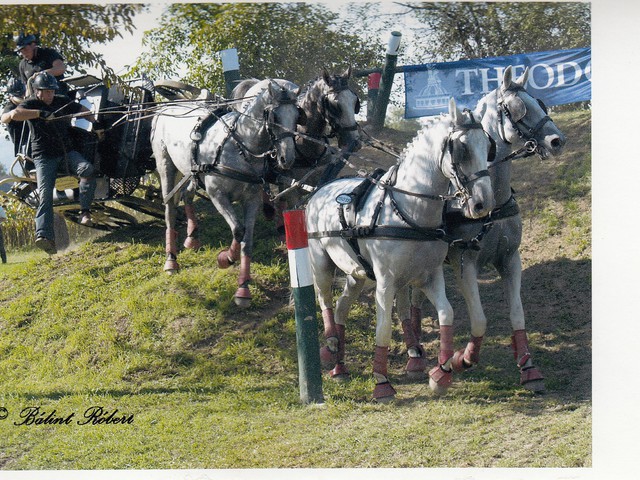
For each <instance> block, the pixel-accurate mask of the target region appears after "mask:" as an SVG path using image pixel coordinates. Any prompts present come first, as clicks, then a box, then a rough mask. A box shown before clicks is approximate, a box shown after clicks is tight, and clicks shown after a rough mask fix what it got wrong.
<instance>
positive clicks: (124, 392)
mask: <svg viewBox="0 0 640 480" xmlns="http://www.w3.org/2000/svg"><path fill="white" fill-rule="evenodd" d="M554 119H555V120H556V123H557V124H558V125H559V127H560V128H561V129H562V130H563V131H564V132H565V134H566V136H567V138H568V143H567V146H566V149H565V153H564V154H563V155H562V156H560V157H557V158H553V159H549V160H546V161H541V160H539V159H538V158H537V157H534V158H528V159H524V160H519V161H518V162H517V164H516V165H515V181H514V188H515V190H516V192H517V198H518V200H519V203H520V205H521V209H522V212H523V218H524V227H525V232H524V242H523V246H522V249H521V252H522V258H523V263H524V265H523V266H524V272H523V282H522V283H523V285H522V296H523V302H524V308H525V315H526V317H527V328H528V330H529V336H530V343H531V349H532V352H533V355H534V359H535V360H536V363H537V364H538V366H539V367H540V368H541V370H542V372H543V373H544V374H545V377H546V386H547V390H548V392H547V393H546V394H545V395H541V396H534V395H533V394H531V393H530V392H528V391H526V390H524V389H522V388H520V386H519V385H518V384H517V382H518V379H519V374H518V371H517V368H516V367H515V364H514V360H513V356H512V354H511V350H510V346H509V342H510V339H509V338H510V334H511V331H510V330H511V329H510V325H509V320H508V312H507V311H506V307H505V304H504V299H503V294H502V287H501V285H500V283H499V282H498V281H497V279H498V277H497V274H496V273H495V272H494V271H486V272H484V273H483V275H482V278H481V295H482V298H483V304H484V307H485V311H486V313H487V316H488V320H489V325H488V330H487V335H486V337H485V339H486V340H485V343H484V344H483V349H482V356H481V363H480V365H478V366H477V367H475V368H474V369H472V370H471V371H469V372H466V373H465V374H463V375H459V376H457V377H456V379H455V383H454V387H452V389H451V390H450V392H449V393H448V395H447V396H445V397H443V398H438V397H436V396H434V395H433V394H432V393H431V392H430V390H429V388H428V385H427V384H426V382H421V383H410V382H409V381H408V380H407V379H406V378H405V377H404V375H403V373H402V369H403V366H404V363H405V349H404V346H403V343H402V340H401V335H400V332H399V329H398V325H396V326H395V327H394V328H395V331H394V339H393V344H392V347H391V355H390V374H391V377H392V381H393V382H394V383H395V384H396V387H397V390H398V398H397V400H396V401H395V402H394V403H392V404H390V405H378V404H375V403H372V402H371V400H370V396H371V392H372V389H373V379H372V378H371V368H372V366H371V365H372V358H373V345H374V343H373V337H374V323H375V321H374V309H373V306H372V305H373V302H372V299H371V294H370V293H365V294H363V296H362V298H361V299H360V301H359V302H357V304H356V306H355V307H354V309H353V311H352V314H351V316H350V318H349V324H348V327H347V362H348V365H349V368H350V370H351V373H352V380H351V381H350V382H348V383H340V384H337V383H334V382H332V381H331V380H330V379H329V378H328V377H327V376H324V377H323V379H324V380H323V390H324V396H325V401H326V403H325V405H324V406H323V407H320V408H319V407H315V406H305V405H302V404H301V403H300V401H299V391H298V384H297V375H298V370H297V354H296V339H295V320H294V313H293V309H292V307H291V306H289V288H288V265H287V262H286V255H283V249H282V248H281V246H280V245H279V242H278V241H277V240H276V238H277V237H276V235H275V227H274V225H273V224H272V223H269V222H267V221H266V220H264V219H262V218H260V220H259V223H258V226H257V229H256V230H257V232H256V237H257V238H256V245H257V247H256V252H255V258H254V260H255V262H254V268H253V277H254V282H253V284H252V286H251V289H252V292H253V295H254V301H253V304H252V306H251V308H249V309H248V310H242V311H240V310H237V309H236V307H235V306H234V304H233V301H232V295H233V292H234V291H235V288H236V276H237V273H236V271H235V270H234V269H231V270H227V271H224V270H219V269H218V268H217V266H216V254H217V252H218V251H219V250H220V249H221V248H222V247H223V246H226V245H228V243H229V242H230V240H231V236H230V232H229V231H228V228H227V226H226V224H225V223H224V222H223V221H222V219H221V217H220V216H219V215H218V214H217V213H216V212H214V209H213V207H212V206H211V205H210V204H209V203H208V202H205V201H203V200H201V201H198V202H197V204H196V209H197V212H198V216H199V218H200V219H201V221H202V234H201V238H202V239H203V240H204V243H205V246H204V248H203V249H202V250H200V251H198V252H182V253H181V254H180V256H179V260H180V263H181V266H182V270H181V272H180V273H179V274H177V275H174V276H168V275H165V274H164V273H163V272H162V266H163V263H164V244H163V242H164V226H163V225H162V224H160V223H158V222H157V221H145V222H142V223H140V224H139V225H138V226H135V227H133V228H129V229H123V230H120V231H117V232H115V233H110V234H108V235H106V236H102V237H99V238H96V239H93V240H91V241H89V242H87V243H84V244H82V245H79V246H77V247H76V248H74V249H72V250H70V251H69V252H67V253H63V254H59V255H56V256H54V257H53V258H45V257H44V256H43V255H42V254H40V253H24V252H23V253H20V254H15V253H13V252H9V263H8V264H6V265H0V332H2V335H0V407H4V408H5V409H6V410H7V413H6V415H7V418H6V419H5V420H0V468H1V469H11V470H21V469H112V468H115V469H125V468H126V469H171V468H288V467H305V468H329V467H379V468H383V467H389V468H393V467H590V466H591V463H592V456H591V213H590V212H591V193H590V192H591V176H590V172H591V150H590V144H591V136H590V132H591V128H590V125H591V118H590V112H588V111H579V112H570V113H561V114H556V115H554ZM405 136H406V135H405ZM381 139H382V140H385V141H390V142H391V141H393V139H395V142H396V143H399V144H400V146H402V145H403V143H402V142H404V140H405V138H404V136H403V134H402V133H401V132H394V131H384V132H382V134H381ZM362 154H363V155H364V156H366V155H368V154H370V155H371V157H372V158H374V157H375V155H376V154H375V153H374V152H368V151H366V150H365V151H364V152H362ZM376 158H377V157H376ZM374 163H375V162H374ZM182 233H183V232H182ZM284 253H286V251H285V252H284ZM449 280H450V279H449ZM448 294H449V297H450V300H451V302H452V304H453V306H454V310H455V314H456V321H455V327H456V347H458V348H459V347H462V346H463V344H464V343H465V342H466V340H467V338H468V335H469V326H468V317H467V315H466V311H465V308H464V304H463V301H462V299H461V297H460V296H459V294H458V293H457V292H456V291H455V287H454V285H453V282H451V281H450V282H449V288H448ZM425 315H426V316H427V317H426V318H425V320H424V322H423V324H424V326H425V330H426V332H427V333H426V338H425V347H426V349H427V352H428V355H429V359H430V365H433V364H434V363H435V357H436V355H437V337H436V336H435V334H434V333H433V330H434V326H435V325H436V322H437V320H436V319H435V318H434V312H431V311H425ZM94 407H95V408H94ZM97 407H101V408H102V415H101V416H98V417H95V416H94V417H89V415H90V414H91V413H96V412H98V413H100V411H98V410H97ZM1 414H2V410H1V409H0V417H1V416H2V415H1ZM85 414H86V415H87V416H88V417H87V418H85ZM112 414H114V415H112ZM110 415H111V417H109V416H110ZM99 418H102V422H105V421H106V419H107V418H111V422H106V423H100V421H99V420H98V419H99ZM47 419H49V421H48V423H47V422H46V420H47ZM56 419H57V423H55V420H56ZM114 419H118V420H119V421H120V422H119V423H114ZM37 420H39V421H40V424H37V423H38V422H37ZM65 420H69V423H68V424H67V423H65V422H64V421H65ZM78 421H80V423H86V422H88V424H84V425H79V424H78ZM29 422H31V424H27V423H29ZM21 423H22V424H21ZM94 423H96V424H94ZM20 424H21V425H20Z"/></svg>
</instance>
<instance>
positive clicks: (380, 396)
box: [373, 382, 397, 402]
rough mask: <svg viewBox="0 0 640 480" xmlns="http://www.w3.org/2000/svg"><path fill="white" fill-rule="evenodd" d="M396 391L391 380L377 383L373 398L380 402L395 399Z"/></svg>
mask: <svg viewBox="0 0 640 480" xmlns="http://www.w3.org/2000/svg"><path fill="white" fill-rule="evenodd" d="M396 393H397V392H396V389H395V388H393V386H392V385H391V384H390V383H389V382H384V383H377V384H376V386H375V388H374V389H373V399H374V400H376V401H378V402H385V401H389V400H393V398H394V397H395V396H396Z"/></svg>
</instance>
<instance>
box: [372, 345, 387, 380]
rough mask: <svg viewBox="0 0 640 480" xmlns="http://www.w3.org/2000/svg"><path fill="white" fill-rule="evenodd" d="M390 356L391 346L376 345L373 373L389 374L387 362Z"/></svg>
mask: <svg viewBox="0 0 640 480" xmlns="http://www.w3.org/2000/svg"><path fill="white" fill-rule="evenodd" d="M388 357H389V347H378V346H377V345H376V350H375V355H374V357H373V373H377V374H379V375H384V376H385V377H386V376H387V363H388Z"/></svg>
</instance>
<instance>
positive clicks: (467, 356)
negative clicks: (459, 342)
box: [451, 336, 482, 372]
mask: <svg viewBox="0 0 640 480" xmlns="http://www.w3.org/2000/svg"><path fill="white" fill-rule="evenodd" d="M481 344H482V337H474V336H471V340H470V341H469V343H467V347H466V348H465V349H464V350H458V351H456V353H454V354H453V361H452V362H451V365H452V367H453V370H454V371H456V372H461V371H463V370H464V369H466V368H470V367H472V366H473V365H475V364H476V363H478V362H479V361H480V345H481Z"/></svg>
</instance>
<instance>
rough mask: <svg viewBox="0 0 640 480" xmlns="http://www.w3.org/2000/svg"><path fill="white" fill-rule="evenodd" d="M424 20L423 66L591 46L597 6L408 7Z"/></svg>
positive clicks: (476, 4)
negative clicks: (593, 7) (592, 14)
mask: <svg viewBox="0 0 640 480" xmlns="http://www.w3.org/2000/svg"><path fill="white" fill-rule="evenodd" d="M401 5H403V6H405V7H406V8H407V11H406V12H405V13H404V14H405V15H407V14H409V15H411V14H412V15H415V17H416V18H417V19H418V20H420V22H422V24H423V25H424V27H421V35H420V37H422V38H426V39H427V41H426V42H425V43H427V45H426V48H425V50H424V51H425V52H427V55H429V56H430V58H422V59H420V61H421V62H434V61H454V60H460V59H463V58H482V57H494V56H503V55H513V54H518V53H527V52H536V51H546V50H559V49H570V48H581V47H588V46H589V45H590V44H591V7H590V4H589V3H583V2H566V3H565V2H554V3H551V2H486V3H485V2H453V3H445V2H435V3H426V2H423V3H402V4H401Z"/></svg>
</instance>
